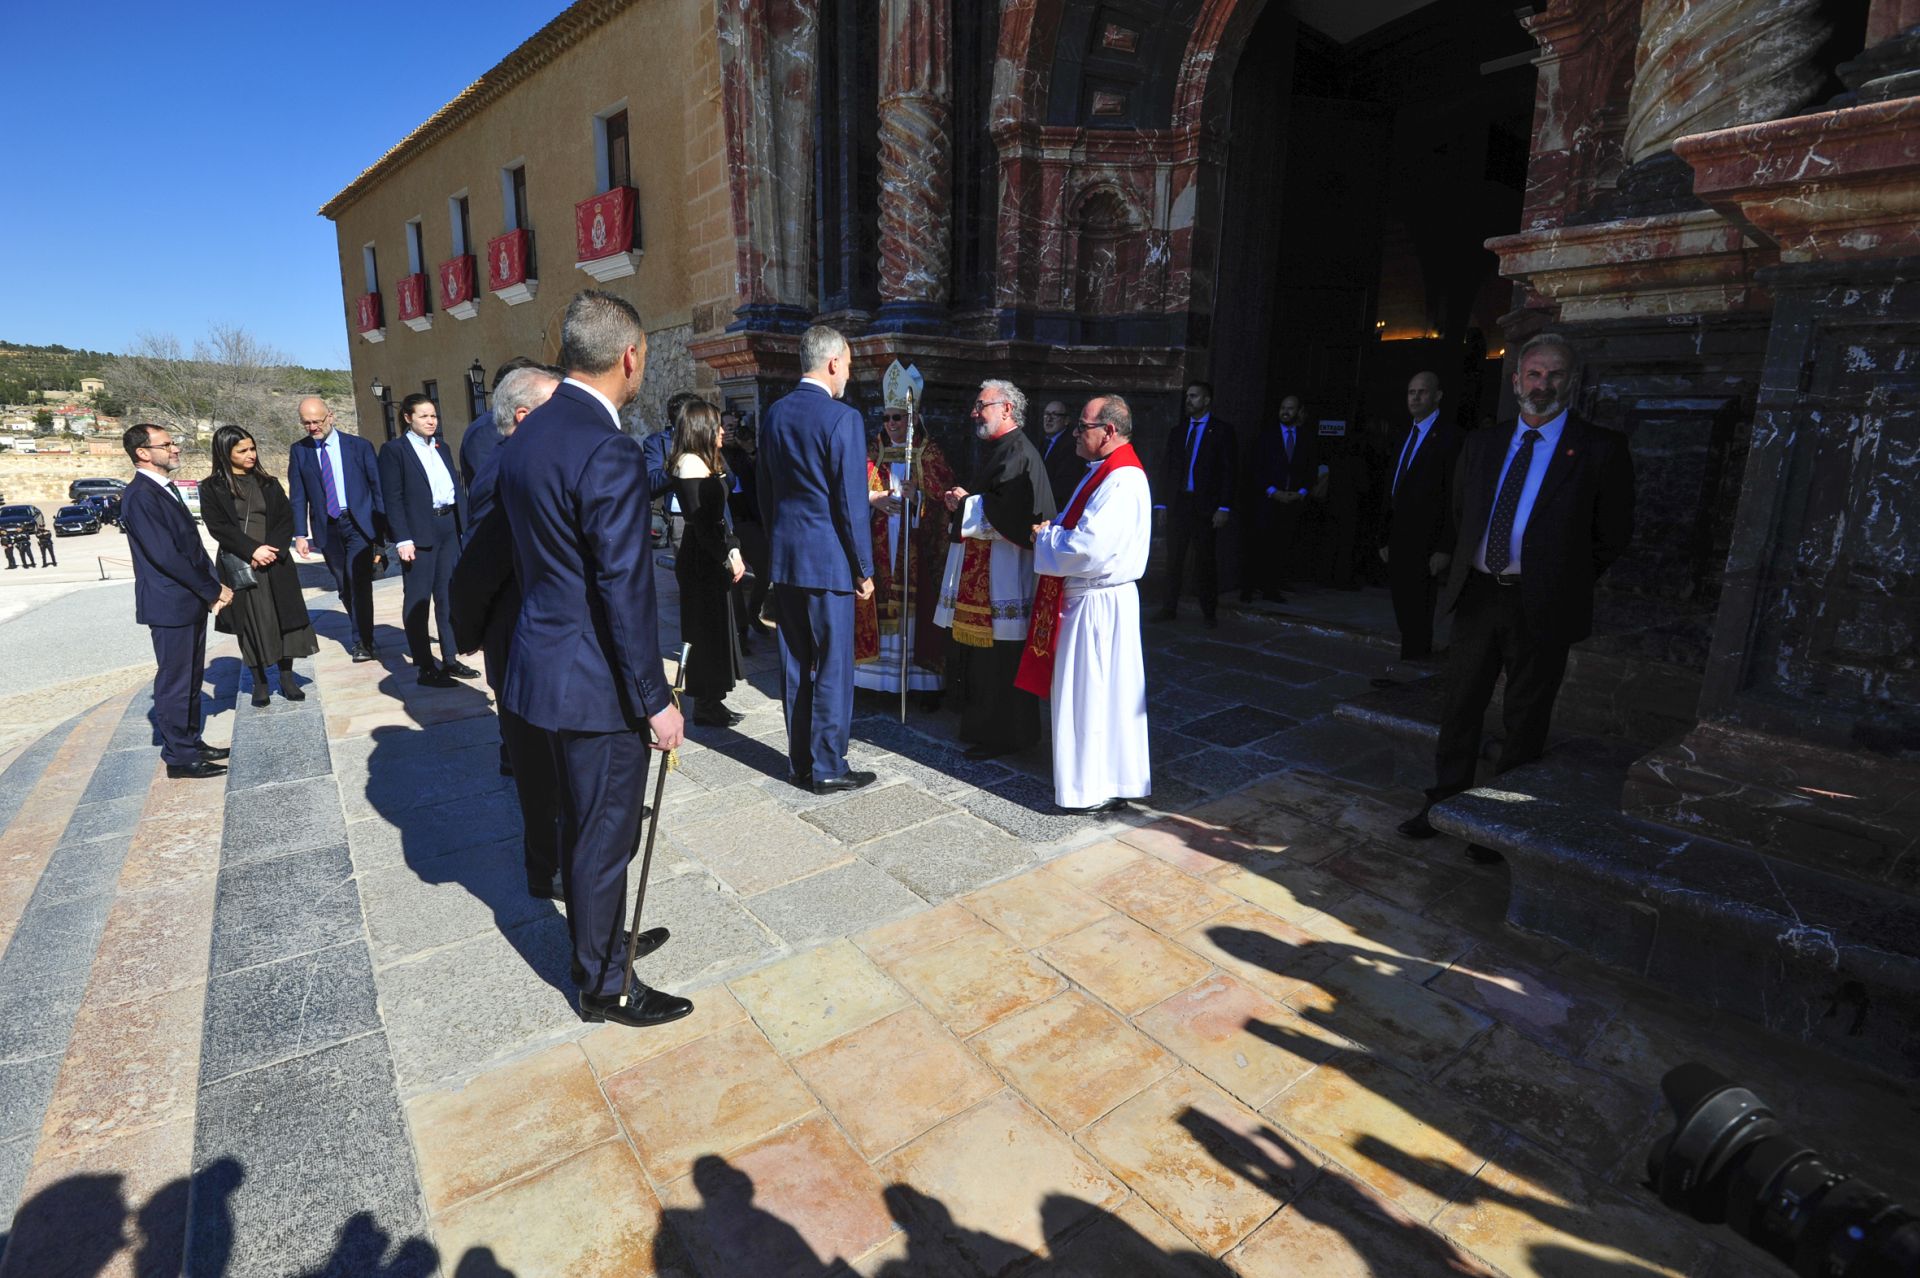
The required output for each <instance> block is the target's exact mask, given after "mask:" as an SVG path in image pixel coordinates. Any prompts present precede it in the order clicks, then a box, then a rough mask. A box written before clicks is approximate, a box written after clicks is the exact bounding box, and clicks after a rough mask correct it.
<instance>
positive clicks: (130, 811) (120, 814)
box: [60, 791, 147, 843]
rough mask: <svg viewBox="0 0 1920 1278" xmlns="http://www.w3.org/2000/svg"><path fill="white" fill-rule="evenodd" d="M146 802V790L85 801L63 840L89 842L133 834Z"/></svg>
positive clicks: (63, 841) (67, 841)
mask: <svg viewBox="0 0 1920 1278" xmlns="http://www.w3.org/2000/svg"><path fill="white" fill-rule="evenodd" d="M146 806H147V796H146V792H145V791H142V792H141V793H139V794H130V795H127V796H126V797H125V798H122V799H105V800H101V801H99V802H96V803H82V804H80V805H79V806H78V807H76V808H75V809H74V810H73V816H72V818H71V819H70V820H69V821H68V822H67V829H66V833H64V834H62V835H61V836H60V842H62V843H88V842H91V841H92V840H94V839H102V838H106V837H107V836H109V835H114V834H131V833H133V827H134V826H136V825H138V824H140V813H141V812H142V811H143V810H145V808H146Z"/></svg>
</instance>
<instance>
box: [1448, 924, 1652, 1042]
mask: <svg viewBox="0 0 1920 1278" xmlns="http://www.w3.org/2000/svg"><path fill="white" fill-rule="evenodd" d="M1428 988H1430V989H1432V990H1433V991H1434V992H1435V993H1439V994H1445V995H1447V996H1448V997H1450V998H1455V999H1458V1000H1459V1001H1460V1002H1462V1003H1464V1004H1466V1005H1467V1006H1468V1007H1471V1008H1475V1009H1477V1010H1479V1011H1481V1012H1484V1013H1486V1014H1487V1015H1488V1016H1491V1017H1493V1018H1494V1019H1495V1020H1498V1021H1504V1022H1506V1023H1507V1024H1508V1025H1511V1026H1513V1027H1514V1028H1515V1029H1517V1030H1519V1031H1520V1032H1521V1033H1522V1034H1525V1035H1526V1036H1527V1037H1528V1038H1532V1039H1537V1040H1539V1041H1540V1042H1542V1043H1546V1044H1548V1045H1549V1046H1551V1047H1554V1048H1556V1049H1558V1050H1559V1051H1561V1052H1564V1053H1566V1054H1567V1055H1569V1056H1579V1055H1580V1054H1581V1053H1582V1052H1585V1051H1586V1050H1587V1048H1588V1047H1589V1046H1591V1045H1592V1043H1593V1041H1594V1039H1595V1038H1596V1037H1598V1036H1599V1033H1600V1031H1601V1030H1602V1029H1603V1028H1605V1026H1606V1024H1607V1022H1608V1021H1610V1020H1612V1019H1613V1017H1614V1015H1615V1013H1617V1012H1618V1011H1619V1010H1620V1006H1621V1003H1622V1001H1623V999H1622V997H1621V995H1620V994H1618V993H1617V992H1615V991H1610V990H1603V989H1599V988H1595V987H1589V986H1586V985H1584V984H1583V983H1580V982H1577V981H1571V980H1568V979H1566V978H1564V977H1560V976H1557V975H1556V976H1548V975H1545V974H1543V973H1540V972H1537V971H1535V970H1533V969H1532V968H1530V967H1525V966H1522V965H1520V964H1517V963H1512V962H1508V961H1506V960H1505V959H1504V958H1503V957H1502V956H1501V955H1499V954H1498V953H1496V952H1494V951H1493V950H1492V949H1491V947H1487V946H1480V947H1477V948H1475V949H1474V950H1473V951H1472V952H1471V953H1469V954H1468V955H1467V956H1466V957H1465V958H1463V959H1461V960H1460V961H1459V962H1458V963H1455V964H1454V965H1453V966H1452V967H1450V968H1448V969H1447V970H1446V971H1445V972H1443V973H1442V974H1441V975H1440V977H1439V978H1438V979H1437V980H1435V981H1434V982H1433V983H1432V984H1431V985H1430V986H1429V987H1428Z"/></svg>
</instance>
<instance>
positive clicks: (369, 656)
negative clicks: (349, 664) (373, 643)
mask: <svg viewBox="0 0 1920 1278" xmlns="http://www.w3.org/2000/svg"><path fill="white" fill-rule="evenodd" d="M353 659H354V661H355V662H361V661H378V660H380V658H379V657H377V656H375V655H374V651H373V649H371V648H368V647H364V646H362V647H358V648H355V649H354V650H353Z"/></svg>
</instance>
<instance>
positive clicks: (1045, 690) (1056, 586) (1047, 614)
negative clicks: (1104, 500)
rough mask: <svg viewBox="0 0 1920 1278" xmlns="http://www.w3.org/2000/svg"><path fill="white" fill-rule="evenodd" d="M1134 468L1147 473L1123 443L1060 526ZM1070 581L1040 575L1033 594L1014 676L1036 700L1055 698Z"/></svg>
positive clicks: (1075, 519)
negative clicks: (1055, 666) (1056, 666)
mask: <svg viewBox="0 0 1920 1278" xmlns="http://www.w3.org/2000/svg"><path fill="white" fill-rule="evenodd" d="M1127 467H1132V468H1133V469H1134V470H1145V469H1146V468H1145V467H1144V466H1142V465H1141V464H1140V455H1139V454H1138V453H1136V452H1134V451H1133V445H1132V444H1122V445H1120V447H1118V448H1116V449H1114V450H1113V451H1112V452H1110V453H1108V454H1107V458H1106V460H1105V461H1103V462H1101V463H1100V465H1099V467H1098V468H1097V469H1096V470H1095V471H1094V472H1093V474H1092V475H1090V476H1088V477H1087V479H1086V482H1084V483H1082V484H1081V485H1080V490H1079V491H1078V492H1076V493H1074V495H1073V500H1072V501H1070V502H1068V503H1067V512H1066V513H1065V514H1064V515H1062V516H1060V527H1062V528H1074V527H1077V526H1079V523H1080V515H1081V512H1082V511H1084V510H1086V508H1087V500H1088V499H1089V498H1091V497H1092V496H1093V490H1094V489H1096V488H1098V487H1099V486H1100V485H1101V484H1102V483H1103V482H1105V480H1106V478H1107V476H1108V475H1111V474H1112V473H1113V472H1114V471H1116V470H1124V469H1126V468H1127ZM1066 587H1067V579H1066V578H1065V577H1052V576H1048V575H1047V574H1045V573H1042V574H1040V584H1039V586H1038V587H1037V588H1036V589H1035V590H1034V592H1033V617H1032V619H1031V620H1030V621H1029V622H1028V623H1027V650H1026V651H1025V652H1023V653H1021V654H1020V673H1019V674H1017V675H1015V676H1014V679H1013V686H1014V687H1016V688H1019V689H1020V690H1021V691H1023V692H1031V693H1032V694H1033V695H1034V696H1036V697H1051V696H1052V695H1053V662H1054V657H1055V656H1056V655H1057V653H1058V640H1059V637H1060V615H1061V614H1062V613H1063V612H1064V611H1066V606H1067V593H1066Z"/></svg>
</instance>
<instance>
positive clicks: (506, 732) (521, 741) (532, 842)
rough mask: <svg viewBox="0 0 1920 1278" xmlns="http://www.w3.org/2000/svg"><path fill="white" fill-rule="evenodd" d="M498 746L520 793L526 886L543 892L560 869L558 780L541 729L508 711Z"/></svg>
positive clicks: (503, 717) (503, 713) (504, 713)
mask: <svg viewBox="0 0 1920 1278" xmlns="http://www.w3.org/2000/svg"><path fill="white" fill-rule="evenodd" d="M500 744H501V746H502V747H503V748H504V752H505V757H506V759H507V761H508V762H509V763H511V764H512V765H513V788H514V789H515V790H517V791H518V792H519V794H520V825H521V830H522V850H523V852H524V854H525V856H526V862H527V886H528V887H530V888H536V889H538V890H540V891H545V890H546V888H547V885H548V884H550V883H552V882H553V876H554V875H555V874H556V873H558V872H559V869H560V804H561V802H562V797H561V794H560V778H559V776H558V775H557V774H555V772H554V770H553V755H552V753H551V752H550V751H549V750H548V748H547V742H546V736H545V734H544V733H542V732H541V731H540V729H538V728H536V727H534V726H533V725H532V724H530V723H528V722H527V721H526V720H525V719H522V718H521V717H520V716H519V715H517V714H515V713H513V712H512V711H511V710H507V709H502V710H501V711H500Z"/></svg>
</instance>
